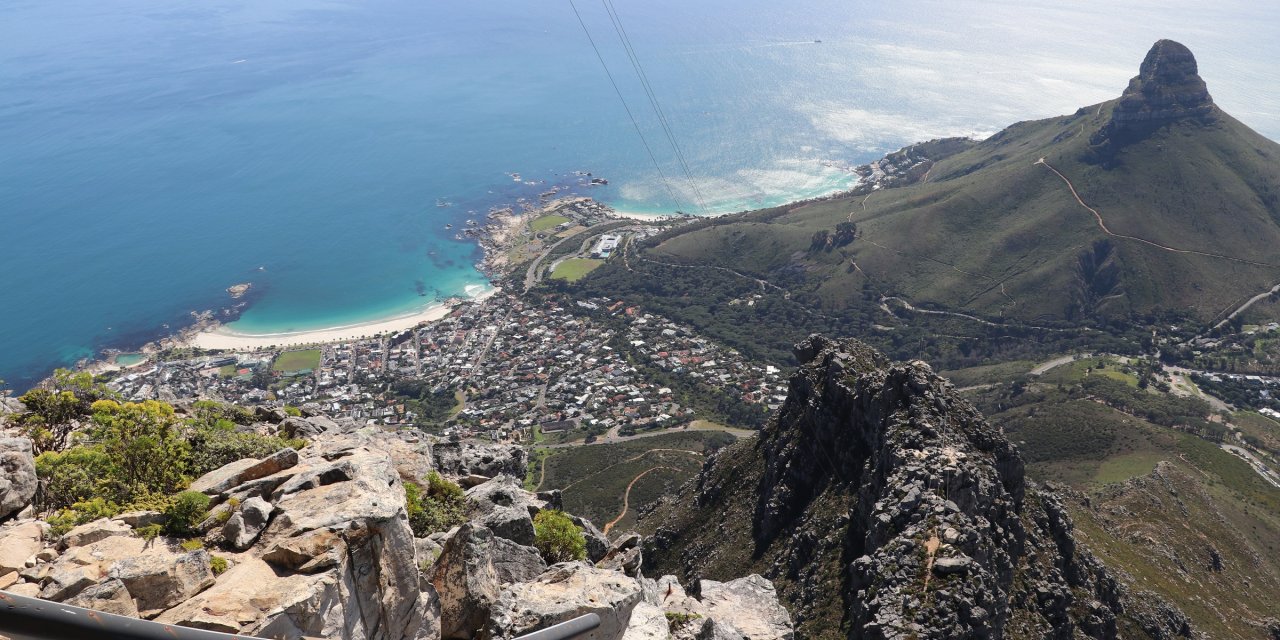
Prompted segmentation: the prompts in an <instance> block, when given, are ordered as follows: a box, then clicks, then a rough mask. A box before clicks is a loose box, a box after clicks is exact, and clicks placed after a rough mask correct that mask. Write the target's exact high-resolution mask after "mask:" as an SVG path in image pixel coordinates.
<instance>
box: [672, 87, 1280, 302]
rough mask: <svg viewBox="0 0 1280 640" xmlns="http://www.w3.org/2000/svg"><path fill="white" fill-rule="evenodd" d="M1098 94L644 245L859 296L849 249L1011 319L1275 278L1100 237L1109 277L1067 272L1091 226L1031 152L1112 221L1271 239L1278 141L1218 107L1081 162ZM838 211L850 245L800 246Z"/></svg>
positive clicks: (829, 296)
mask: <svg viewBox="0 0 1280 640" xmlns="http://www.w3.org/2000/svg"><path fill="white" fill-rule="evenodd" d="M1109 106H1110V105H1109V103H1108V104H1104V105H1101V106H1100V107H1090V108H1088V109H1084V110H1081V112H1079V113H1077V114H1076V115H1072V116H1066V117H1061V118H1052V119H1047V120H1040V121H1035V122H1024V123H1019V124H1016V125H1013V126H1012V127H1009V128H1008V129H1006V130H1005V131H1003V132H1001V133H1000V134H997V135H996V136H993V137H992V138H990V139H988V140H986V141H984V142H982V143H981V144H979V145H977V146H976V147H975V148H973V149H971V150H968V151H965V152H962V153H959V154H957V155H954V156H951V157H948V158H945V159H943V160H942V161H940V162H939V163H938V164H937V165H936V166H935V167H934V168H933V170H932V172H931V176H930V181H929V182H928V183H924V184H915V185H912V186H908V187H903V188H897V189H888V190H883V191H878V192H875V193H873V194H871V196H870V197H867V198H863V197H857V198H850V199H839V200H832V201H825V202H819V203H814V204H810V205H806V206H801V207H798V208H795V209H792V210H790V211H784V212H782V213H781V214H780V215H779V213H777V212H757V213H754V214H746V215H744V216H739V217H731V218H728V219H726V220H725V222H724V223H723V224H716V225H712V226H709V227H706V228H703V229H700V230H696V231H693V232H690V233H687V234H683V235H679V236H676V237H674V238H671V239H668V240H667V241H665V242H663V243H662V244H661V245H660V246H659V247H657V248H656V249H654V251H653V254H654V255H655V257H659V258H662V259H667V260H671V261H679V262H698V263H705V264H715V265H720V266H726V267H730V268H734V269H737V270H739V271H743V272H745V273H751V274H755V275H759V276H762V277H770V276H771V275H776V274H777V273H778V272H779V270H782V269H785V268H787V267H792V268H794V269H795V270H804V271H805V272H806V273H807V276H806V282H805V284H804V285H800V286H801V288H803V289H806V290H813V291H816V292H818V293H819V294H821V296H822V298H823V300H824V306H825V307H827V308H842V307H844V306H847V305H848V304H849V303H850V298H851V297H852V296H856V295H858V294H859V292H860V290H861V287H862V284H863V282H864V276H863V274H862V273H859V272H857V271H854V270H853V269H851V268H850V267H849V260H850V259H852V260H856V261H857V263H858V265H859V267H861V269H862V272H863V273H865V274H868V275H869V276H870V278H871V279H872V281H873V282H874V283H875V284H876V286H877V287H879V288H880V289H882V290H884V291H885V292H888V293H892V294H898V295H903V296H905V297H907V298H909V299H911V300H913V301H915V302H916V303H919V304H924V305H926V306H928V305H930V304H932V305H936V306H942V307H947V308H964V309H969V310H972V311H976V312H979V313H982V314H985V315H990V316H999V315H1001V314H1005V315H1008V316H1012V317H1017V318H1022V319H1030V318H1038V317H1050V318H1058V319H1062V318H1067V317H1068V316H1070V315H1072V314H1076V315H1078V314H1079V311H1078V309H1077V310H1074V311H1073V309H1072V306H1073V305H1072V303H1073V302H1076V303H1077V306H1078V307H1079V306H1082V307H1084V308H1085V309H1096V310H1098V311H1100V312H1102V313H1104V314H1108V315H1117V314H1121V315H1122V314H1127V313H1129V312H1131V311H1147V310H1150V309H1153V308H1171V309H1182V308H1186V307H1191V308H1192V309H1193V310H1194V311H1195V312H1196V313H1197V314H1198V315H1199V316H1201V317H1202V318H1205V319H1208V318H1210V317H1212V316H1214V315H1215V314H1217V313H1218V312H1219V311H1221V310H1222V309H1224V308H1226V307H1227V306H1229V305H1230V304H1231V303H1233V302H1236V301H1238V300H1240V299H1242V298H1245V297H1247V296H1249V295H1252V294H1253V293H1256V292H1258V291H1261V290H1262V289H1265V288H1267V287H1269V286H1271V285H1272V284H1275V282H1276V281H1277V280H1280V269H1276V268H1263V267H1253V266H1247V265H1240V264H1238V263H1232V262H1229V261H1224V260H1221V259H1215V258H1209V257H1203V256H1193V255H1186V254H1173V253H1169V252H1166V251H1162V250H1159V249H1156V248H1153V247H1150V246H1147V245H1144V244H1141V243H1137V242H1133V241H1128V240H1122V239H1114V238H1113V239H1110V243H1111V246H1112V249H1113V250H1112V252H1111V256H1110V259H1109V262H1110V263H1114V264H1115V265H1116V267H1117V268H1118V269H1119V271H1120V283H1119V286H1116V287H1106V286H1101V285H1100V286H1099V287H1098V289H1099V290H1097V291H1091V290H1090V288H1089V287H1088V286H1087V285H1086V284H1085V283H1084V282H1082V279H1081V276H1080V273H1079V269H1078V266H1079V259H1080V256H1081V255H1082V254H1083V253H1084V252H1086V251H1088V250H1091V248H1092V247H1093V245H1094V243H1096V242H1098V241H1102V240H1106V239H1107V236H1105V234H1103V233H1102V231H1101V230H1100V229H1099V228H1098V226H1097V224H1096V222H1095V220H1094V218H1093V216H1092V214H1090V213H1089V212H1088V211H1087V210H1085V209H1083V208H1082V207H1080V206H1079V205H1078V204H1077V203H1076V202H1075V200H1074V199H1073V198H1072V197H1071V194H1070V192H1069V191H1068V189H1067V188H1066V185H1065V184H1064V183H1063V182H1062V180H1061V179H1060V178H1058V177H1057V176H1056V175H1054V174H1053V173H1052V172H1050V171H1049V170H1048V169H1046V168H1045V167H1042V166H1036V165H1035V164H1034V162H1035V161H1036V160H1037V159H1038V158H1040V157H1045V158H1046V159H1047V160H1048V161H1049V162H1050V163H1051V164H1053V165H1054V166H1055V167H1056V168H1058V169H1059V170H1060V171H1062V172H1063V173H1064V174H1065V175H1066V176H1067V177H1069V178H1071V179H1072V181H1073V182H1074V183H1075V185H1076V187H1077V189H1078V190H1079V191H1080V192H1081V195H1082V197H1083V198H1084V199H1085V201H1086V202H1087V203H1089V204H1090V205H1091V206H1093V207H1094V208H1096V209H1098V210H1099V211H1100V212H1101V213H1102V214H1103V216H1104V217H1105V218H1106V220H1107V224H1108V226H1109V227H1110V228H1111V229H1112V230H1113V231H1114V232H1116V233H1128V234H1133V235H1140V236H1142V237H1147V238H1150V239H1151V240H1153V241H1156V242H1160V243H1164V244H1167V245H1170V246H1176V247H1180V248H1190V249H1197V250H1204V251H1209V252H1214V253H1224V254H1229V255H1236V256H1241V257H1245V258H1250V259H1255V260H1261V261H1275V260H1274V259H1273V256H1274V255H1275V251H1274V249H1273V247H1274V246H1276V243H1277V242H1280V225H1277V223H1276V218H1278V217H1280V205H1277V194H1280V145H1276V144H1275V143H1273V142H1271V141H1269V140H1267V139H1265V138H1263V137H1262V136H1260V135H1258V134H1256V133H1254V132H1253V131H1251V130H1249V129H1248V128H1247V127H1245V126H1244V125H1242V124H1240V123H1239V122H1237V121H1236V120H1234V119H1232V118H1230V116H1227V115H1225V114H1220V116H1219V121H1218V123H1217V124H1214V125H1211V126H1208V127H1202V126H1200V125H1196V124H1189V123H1182V124H1176V125H1173V126H1171V127H1168V128H1166V129H1165V130H1163V131H1161V132H1158V133H1157V134H1155V135H1154V136H1152V137H1151V138H1150V139H1148V140H1145V141H1143V142H1141V143H1138V144H1135V145H1133V146H1131V147H1129V148H1128V149H1126V150H1125V152H1123V153H1122V154H1121V162H1120V164H1119V165H1118V166H1116V167H1115V168H1112V169H1103V168H1102V167H1100V166H1098V165H1091V164H1088V163H1086V162H1084V161H1083V160H1082V158H1083V157H1084V156H1085V155H1086V154H1087V152H1088V137H1089V135H1091V134H1092V133H1093V132H1094V131H1095V130H1097V129H1098V128H1099V127H1101V126H1102V125H1103V124H1104V123H1105V122H1106V120H1107V117H1108V115H1109ZM864 205H865V208H864ZM850 218H852V220H854V221H855V222H857V223H858V227H859V230H860V233H861V236H860V238H859V239H858V240H857V241H855V242H854V243H853V244H852V245H850V246H849V247H845V248H843V249H839V250H836V251H831V252H811V251H809V250H808V249H809V243H810V238H811V237H812V235H813V233H814V232H816V231H819V230H823V229H828V230H829V229H832V228H834V226H835V224H836V223H838V222H840V221H843V220H847V219H850ZM1002 285H1003V291H1002ZM1121 293H1122V294H1123V295H1118V294H1121ZM1107 296H1114V297H1107ZM1099 298H1102V300H1101V301H1100V302H1099V301H1098V299H1099Z"/></svg>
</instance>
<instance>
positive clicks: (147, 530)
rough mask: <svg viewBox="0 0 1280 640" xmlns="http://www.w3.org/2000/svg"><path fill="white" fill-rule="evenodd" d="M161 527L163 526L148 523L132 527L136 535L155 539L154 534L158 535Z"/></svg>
mask: <svg viewBox="0 0 1280 640" xmlns="http://www.w3.org/2000/svg"><path fill="white" fill-rule="evenodd" d="M162 529H163V527H161V526H160V525H159V524H148V525H143V526H141V527H138V528H137V529H134V531H137V532H138V536H139V537H141V538H142V539H143V540H155V538H156V536H158V535H160V531H161V530H162Z"/></svg>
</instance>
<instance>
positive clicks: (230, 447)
mask: <svg viewBox="0 0 1280 640" xmlns="http://www.w3.org/2000/svg"><path fill="white" fill-rule="evenodd" d="M187 442H189V443H190V445H191V455H190V459H189V463H188V469H189V473H190V475H191V476H192V477H197V478H198V477H200V476H202V475H204V474H206V473H208V472H210V471H213V470H214V469H217V468H219V467H222V466H223V465H226V464H229V463H232V462H235V461H236V460H243V459H244V458H263V457H266V456H269V455H271V454H273V453H275V452H277V451H279V450H281V449H284V448H286V447H293V448H295V449H299V448H301V447H302V446H303V445H305V444H306V441H305V440H298V439H290V438H281V437H277V436H264V435H261V434H258V433H253V432H250V431H236V425H235V423H233V422H230V421H228V420H217V421H215V422H213V423H196V424H193V425H192V426H191V428H190V430H189V431H188V433H187Z"/></svg>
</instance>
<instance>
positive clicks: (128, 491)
mask: <svg viewBox="0 0 1280 640" xmlns="http://www.w3.org/2000/svg"><path fill="white" fill-rule="evenodd" d="M182 431H183V430H182V428H181V424H180V422H179V421H178V420H177V418H176V417H175V416H174V412H173V407H171V406H169V405H167V404H164V403H162V402H156V401H154V400H147V401H144V402H136V403H135V402H126V403H124V404H120V403H117V402H115V401H113V400H99V401H97V402H95V403H93V425H92V426H91V427H90V428H89V429H88V435H89V437H90V438H92V439H93V440H94V441H95V442H97V443H98V444H97V445H95V446H97V447H100V448H101V450H102V452H103V453H104V454H106V455H107V457H108V458H109V459H110V462H111V469H110V471H111V473H110V474H109V476H108V478H107V481H108V484H109V487H108V489H109V490H110V491H111V492H112V494H113V497H115V498H116V499H117V500H119V501H120V502H132V501H133V499H134V498H135V497H138V496H143V495H146V494H148V493H162V494H170V493H173V492H174V491H177V490H179V489H181V488H182V487H183V486H185V485H186V482H187V479H186V477H185V475H184V474H185V472H186V470H187V460H188V458H189V456H190V453H191V446H190V445H189V444H188V443H187V439H186V438H185V437H183V435H184V434H183V432H182Z"/></svg>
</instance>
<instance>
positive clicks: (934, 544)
mask: <svg viewBox="0 0 1280 640" xmlns="http://www.w3.org/2000/svg"><path fill="white" fill-rule="evenodd" d="M941 546H942V540H940V539H938V529H937V528H936V527H935V528H934V529H933V531H931V532H929V539H928V540H926V541H925V543H924V552H925V561H924V590H925V591H926V592H928V590H929V578H931V577H933V561H934V559H935V558H937V557H938V549H939V548H940V547H941Z"/></svg>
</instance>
